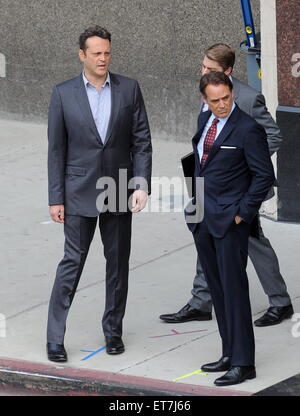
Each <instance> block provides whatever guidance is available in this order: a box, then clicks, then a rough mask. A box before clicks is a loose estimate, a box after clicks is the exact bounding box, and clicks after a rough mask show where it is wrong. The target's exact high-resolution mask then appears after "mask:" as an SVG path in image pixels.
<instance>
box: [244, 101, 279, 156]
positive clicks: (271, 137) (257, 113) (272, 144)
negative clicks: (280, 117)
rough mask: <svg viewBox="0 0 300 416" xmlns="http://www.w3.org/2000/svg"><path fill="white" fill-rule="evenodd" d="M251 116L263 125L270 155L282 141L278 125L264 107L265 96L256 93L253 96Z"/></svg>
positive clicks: (277, 148)
mask: <svg viewBox="0 0 300 416" xmlns="http://www.w3.org/2000/svg"><path fill="white" fill-rule="evenodd" d="M251 116H252V117H253V118H254V119H255V120H256V121H257V123H258V124H260V125H261V126H263V128H264V129H265V131H266V133H267V140H268V145H269V152H270V155H272V154H273V153H275V152H277V151H278V150H279V148H280V145H281V142H282V135H281V133H280V129H279V127H278V126H277V124H276V122H275V121H274V119H273V117H272V116H271V114H270V113H269V111H268V109H267V107H266V101H265V97H264V96H263V95H262V94H257V96H256V97H255V99H254V101H253V103H252V108H251Z"/></svg>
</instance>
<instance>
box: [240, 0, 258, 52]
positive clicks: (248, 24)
mask: <svg viewBox="0 0 300 416" xmlns="http://www.w3.org/2000/svg"><path fill="white" fill-rule="evenodd" d="M241 6H242V11H243V16H244V23H245V32H246V36H247V46H249V47H250V48H255V47H256V45H257V41H256V36H255V29H254V23H253V16H252V9H251V3H250V0H241Z"/></svg>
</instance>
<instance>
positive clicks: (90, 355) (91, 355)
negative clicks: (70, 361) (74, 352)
mask: <svg viewBox="0 0 300 416" xmlns="http://www.w3.org/2000/svg"><path fill="white" fill-rule="evenodd" d="M105 349H106V347H101V348H99V350H96V351H95V350H80V351H81V352H90V353H91V354H89V355H87V356H86V357H84V358H82V359H81V361H85V360H88V359H89V358H91V357H93V356H94V355H96V354H98V353H99V352H101V351H103V350H105Z"/></svg>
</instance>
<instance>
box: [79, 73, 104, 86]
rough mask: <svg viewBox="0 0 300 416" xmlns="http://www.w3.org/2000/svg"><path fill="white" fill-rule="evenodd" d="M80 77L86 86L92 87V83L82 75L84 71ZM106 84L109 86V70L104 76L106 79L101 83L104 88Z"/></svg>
mask: <svg viewBox="0 0 300 416" xmlns="http://www.w3.org/2000/svg"><path fill="white" fill-rule="evenodd" d="M82 78H83V82H84V85H85V87H86V88H87V87H88V86H89V85H90V86H91V87H93V85H92V84H91V83H90V82H89V80H88V79H87V78H86V76H85V75H84V71H82ZM106 85H108V86H109V87H110V75H109V72H108V73H107V77H106V80H105V82H104V84H103V85H102V88H104V87H105V86H106Z"/></svg>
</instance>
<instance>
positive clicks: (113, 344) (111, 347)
mask: <svg viewBox="0 0 300 416" xmlns="http://www.w3.org/2000/svg"><path fill="white" fill-rule="evenodd" d="M105 339H106V352H107V354H111V355H116V354H122V352H124V351H125V347H124V344H123V341H122V339H121V338H120V337H107V338H105Z"/></svg>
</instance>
